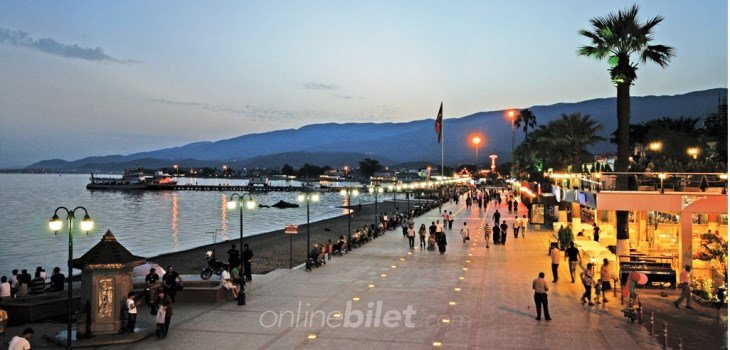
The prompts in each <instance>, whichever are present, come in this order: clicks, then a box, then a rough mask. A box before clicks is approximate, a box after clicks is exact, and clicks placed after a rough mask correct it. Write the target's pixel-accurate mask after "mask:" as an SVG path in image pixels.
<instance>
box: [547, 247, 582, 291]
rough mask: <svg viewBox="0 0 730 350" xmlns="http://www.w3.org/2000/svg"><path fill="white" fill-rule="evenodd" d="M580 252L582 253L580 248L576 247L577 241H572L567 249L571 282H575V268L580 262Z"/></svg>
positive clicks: (566, 256)
mask: <svg viewBox="0 0 730 350" xmlns="http://www.w3.org/2000/svg"><path fill="white" fill-rule="evenodd" d="M551 253H552V251H551ZM578 253H580V252H579V251H578V248H576V247H575V243H574V242H572V241H571V242H570V247H569V248H568V249H566V250H565V258H566V259H568V270H569V271H570V283H575V268H576V266H578V263H579V262H580V261H579V260H580V256H579V255H578Z"/></svg>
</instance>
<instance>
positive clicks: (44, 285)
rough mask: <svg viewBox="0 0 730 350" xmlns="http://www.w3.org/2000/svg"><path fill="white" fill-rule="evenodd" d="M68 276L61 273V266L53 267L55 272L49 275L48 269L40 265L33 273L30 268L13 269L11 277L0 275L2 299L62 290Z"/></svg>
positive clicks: (0, 298) (0, 297) (0, 296)
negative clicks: (29, 271)
mask: <svg viewBox="0 0 730 350" xmlns="http://www.w3.org/2000/svg"><path fill="white" fill-rule="evenodd" d="M65 281H66V276H65V275H64V274H62V273H61V268H60V267H55V268H53V274H52V275H51V276H50V278H49V277H48V275H47V273H46V270H44V269H43V267H41V266H38V267H37V268H36V270H35V273H34V274H33V275H31V274H30V273H28V270H26V269H23V270H21V271H20V273H19V272H18V270H17V269H14V270H13V271H12V274H11V275H10V278H8V277H7V276H2V277H0V300H3V299H5V298H19V297H25V296H27V295H30V294H43V293H49V292H62V291H63V289H64V283H65Z"/></svg>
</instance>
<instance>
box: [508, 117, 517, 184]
mask: <svg viewBox="0 0 730 350" xmlns="http://www.w3.org/2000/svg"><path fill="white" fill-rule="evenodd" d="M507 115H508V116H509V120H510V122H511V123H512V166H511V167H510V176H511V177H513V178H514V177H515V175H514V169H515V111H513V110H510V111H509V112H507Z"/></svg>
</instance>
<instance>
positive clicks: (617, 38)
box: [578, 4, 675, 254]
mask: <svg viewBox="0 0 730 350" xmlns="http://www.w3.org/2000/svg"><path fill="white" fill-rule="evenodd" d="M638 13H639V6H638V5H635V4H634V5H633V6H631V7H630V8H628V9H624V10H621V11H618V13H609V14H608V15H607V16H605V17H596V18H593V19H591V20H590V23H591V30H586V29H582V30H580V31H579V32H578V33H579V34H580V35H582V36H584V37H586V38H588V39H590V41H591V44H590V45H585V46H582V47H580V48H579V49H578V55H580V56H588V57H591V58H594V59H596V60H599V61H602V60H604V59H608V64H609V66H610V69H609V72H610V75H611V81H612V82H613V84H614V85H615V86H616V94H617V98H616V107H617V119H618V135H617V136H618V137H617V141H618V155H617V157H616V164H615V165H616V170H617V171H622V172H623V171H627V170H628V165H629V151H630V144H629V125H630V122H631V96H630V88H631V85H632V84H633V83H634V81H635V80H636V78H637V76H636V70H637V69H638V67H637V64H636V63H633V62H632V61H631V56H632V55H638V56H639V60H640V61H641V62H642V63H646V62H654V63H656V64H658V65H659V66H660V67H662V68H665V67H667V65H669V61H670V59H671V57H672V56H674V55H675V50H674V48H672V47H670V46H664V45H652V44H651V42H652V39H654V35H653V31H654V27H656V25H657V24H659V23H661V22H662V21H663V20H664V17H662V16H655V17H653V18H651V19H649V20H647V21H646V22H643V23H642V22H641V21H640V20H639V19H638V18H637V16H638ZM618 180H619V182H618V186H619V189H627V187H628V182H627V178H626V177H624V176H620V177H619V179H618ZM628 219H629V216H628V212H626V211H617V212H616V238H618V247H617V248H618V253H619V254H628V238H629V231H628V221H629V220H628Z"/></svg>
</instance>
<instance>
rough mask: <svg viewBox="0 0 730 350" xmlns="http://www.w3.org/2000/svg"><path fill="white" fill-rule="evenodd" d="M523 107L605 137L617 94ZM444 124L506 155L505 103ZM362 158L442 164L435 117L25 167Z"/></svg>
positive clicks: (669, 104) (672, 105)
mask: <svg viewBox="0 0 730 350" xmlns="http://www.w3.org/2000/svg"><path fill="white" fill-rule="evenodd" d="M720 96H727V89H726V88H716V89H709V90H702V91H694V92H689V93H685V94H679V95H673V96H636V97H632V98H631V122H632V123H640V122H643V121H647V120H651V119H656V118H661V117H680V116H689V117H705V116H707V115H708V114H709V113H713V112H717V110H718V100H719V97H720ZM434 107H436V104H434ZM528 108H529V109H530V110H531V111H532V112H533V113H534V114H535V116H536V117H537V122H538V124H545V123H547V122H549V121H550V120H554V119H557V118H560V115H561V114H569V113H573V112H580V113H582V114H589V115H591V116H592V117H593V118H594V119H596V120H598V121H599V122H600V123H601V124H602V125H603V127H604V128H603V131H602V133H601V134H602V136H605V137H606V138H608V136H609V134H611V133H612V132H613V131H614V130H615V129H616V98H615V97H610V98H599V99H592V100H586V101H581V102H575V103H556V104H552V105H539V106H532V107H528ZM446 110H448V105H446ZM434 112H435V108H434ZM443 130H444V131H443V132H444V145H443V147H444V158H445V162H446V163H447V164H457V163H473V161H474V147H473V145H471V144H470V143H468V140H467V139H468V135H470V134H472V133H480V134H482V135H484V136H485V137H486V144H484V143H482V145H481V147H480V150H479V155H480V160H479V162H480V163H486V162H488V161H489V158H488V156H489V155H490V154H496V155H497V156H498V162H499V161H509V160H510V158H511V157H510V154H511V152H510V150H511V124H510V122H509V120H508V119H507V117H506V111H504V110H500V111H489V112H479V113H475V114H471V115H467V116H463V117H459V118H445V119H444V125H443ZM515 138H516V141H515V143H516V144H519V142H520V141H521V140H522V139H523V138H524V133H523V132H522V130H516V133H515ZM614 151H615V146H614V145H611V144H609V143H607V142H604V143H602V144H600V145H598V146H596V147H595V148H594V152H601V153H602V152H614ZM365 157H370V158H373V159H378V160H379V161H380V162H381V163H383V164H386V165H387V164H394V163H406V162H413V161H428V162H432V163H434V164H438V163H440V161H441V145H440V144H439V143H438V142H437V139H436V133H435V130H434V119H423V120H416V121H410V122H404V123H342V124H340V123H326V124H312V125H307V126H303V127H301V128H298V129H285V130H276V131H270V132H263V133H256V134H248V135H242V136H238V137H235V138H230V139H225V140H220V141H201V142H195V143H190V144H187V145H182V146H179V147H172V148H165V149H158V150H152V151H148V152H139V153H133V154H129V155H109V156H102V157H88V158H83V159H79V160H75V161H65V160H60V159H54V160H44V161H41V162H37V163H34V164H32V165H30V166H28V167H27V168H26V169H57V170H76V171H95V170H96V171H110V170H121V169H125V168H131V167H134V166H143V167H147V168H156V167H169V166H170V164H172V163H173V162H174V163H176V164H180V166H181V167H199V166H220V165H221V164H224V163H225V164H228V165H229V167H231V168H232V169H239V168H251V167H268V168H277V167H281V166H282V165H283V164H285V163H289V164H291V165H293V166H295V167H297V166H301V165H302V164H304V163H305V162H306V163H310V164H315V165H329V166H332V167H339V166H343V165H346V164H350V165H354V164H357V162H358V161H359V160H361V159H363V158H365Z"/></svg>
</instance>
